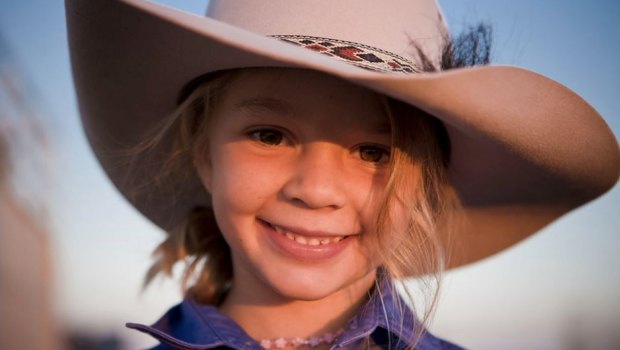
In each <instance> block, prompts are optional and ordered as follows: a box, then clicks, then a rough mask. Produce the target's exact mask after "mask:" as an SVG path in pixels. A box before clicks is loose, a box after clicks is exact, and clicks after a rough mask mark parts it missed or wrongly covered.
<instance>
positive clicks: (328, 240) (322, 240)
mask: <svg viewBox="0 0 620 350" xmlns="http://www.w3.org/2000/svg"><path fill="white" fill-rule="evenodd" d="M330 242H331V240H330V239H329V238H323V239H321V245H325V244H328V243H330Z"/></svg>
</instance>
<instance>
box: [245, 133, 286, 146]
mask: <svg viewBox="0 0 620 350" xmlns="http://www.w3.org/2000/svg"><path fill="white" fill-rule="evenodd" d="M249 135H250V137H252V138H253V139H254V140H256V141H258V142H260V143H263V144H265V145H269V146H278V145H279V144H281V143H282V141H283V140H284V135H283V134H282V132H280V131H278V130H274V129H260V130H254V131H252V132H250V133H249Z"/></svg>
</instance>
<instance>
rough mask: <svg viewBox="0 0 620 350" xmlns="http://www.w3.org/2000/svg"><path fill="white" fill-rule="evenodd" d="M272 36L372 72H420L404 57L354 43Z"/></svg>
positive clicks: (309, 37) (299, 36)
mask: <svg viewBox="0 0 620 350" xmlns="http://www.w3.org/2000/svg"><path fill="white" fill-rule="evenodd" d="M270 36H271V37H273V38H276V39H280V40H282V41H286V42H289V43H292V44H295V45H299V46H301V47H304V48H307V49H310V50H314V51H317V52H320V53H322V54H324V55H327V56H330V57H334V58H336V59H338V60H340V61H344V62H346V63H349V64H353V65H355V66H358V67H361V68H364V69H368V70H372V71H378V72H398V73H406V74H408V73H418V72H420V70H419V69H418V68H417V67H416V66H415V64H413V63H412V62H410V61H408V60H407V59H405V58H404V57H402V56H399V55H396V54H394V53H391V52H389V51H385V50H381V49H378V48H376V47H372V46H368V45H364V44H360V43H356V42H352V41H344V40H338V39H329V38H321V37H314V36H305V35H270Z"/></svg>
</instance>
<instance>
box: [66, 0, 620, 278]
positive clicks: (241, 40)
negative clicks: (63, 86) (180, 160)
mask: <svg viewBox="0 0 620 350" xmlns="http://www.w3.org/2000/svg"><path fill="white" fill-rule="evenodd" d="M66 8H67V21H68V35H69V43H70V53H71V60H72V66H73V75H74V80H75V86H76V90H77V96H78V102H79V108H80V113H81V117H82V121H83V124H84V128H85V131H86V133H87V136H88V139H89V141H90V143H91V146H92V148H93V150H94V152H95V154H96V156H97V158H98V159H99V161H100V163H101V164H102V166H103V168H104V170H105V171H106V173H107V174H108V176H109V177H110V179H111V180H112V182H113V183H114V184H115V185H116V187H117V188H118V189H119V190H120V191H121V193H123V194H124V195H125V196H126V197H127V199H128V200H129V201H130V202H131V203H132V204H133V205H134V206H135V207H136V208H137V209H138V210H139V211H140V212H141V213H142V214H144V215H145V216H146V217H147V218H149V219H150V220H152V221H153V222H154V223H156V224H157V225H159V226H160V227H162V228H164V229H169V228H171V227H173V226H174V225H175V224H176V223H177V222H179V220H181V219H182V218H183V217H184V216H185V214H186V213H187V212H188V211H189V210H190V209H191V208H193V207H194V206H196V205H209V198H208V195H207V193H206V191H205V190H204V189H203V188H202V187H201V185H200V183H199V181H198V179H197V178H191V179H183V180H182V181H181V180H179V181H172V182H170V183H167V184H165V186H163V187H162V188H158V189H154V190H153V191H150V192H149V193H148V194H142V195H138V196H136V195H134V193H135V189H134V188H132V187H131V186H129V185H127V182H126V181H125V180H126V179H127V176H128V172H129V169H128V167H127V166H125V163H124V162H125V161H126V159H125V158H124V157H123V155H124V154H125V152H124V151H126V150H127V149H128V148H129V147H131V146H132V145H136V144H137V143H138V142H140V141H142V138H143V137H144V136H145V135H144V132H145V130H148V129H149V128H152V127H153V126H154V125H156V124H157V123H158V122H160V121H161V120H162V119H163V118H165V117H167V116H168V115H170V113H172V112H173V111H174V110H175V108H176V107H177V97H178V95H179V93H180V91H181V90H182V89H183V87H184V86H185V85H186V84H187V83H188V82H190V81H192V79H195V78H196V77H199V76H201V75H204V74H206V73H210V72H216V71H220V70H226V69H235V68H248V67H289V68H303V69H312V70H316V71H319V72H323V73H326V74H330V75H333V76H337V77H340V78H342V79H345V80H348V81H350V82H352V83H355V84H359V85H361V86H364V87H367V88H369V89H372V90H374V91H376V92H379V93H382V94H385V95H387V96H390V97H393V98H396V99H399V100H401V101H404V102H406V103H409V104H411V105H414V106H416V107H418V108H420V109H422V110H424V111H426V112H429V113H430V114H432V115H434V116H435V117H437V118H439V119H440V120H441V121H442V122H443V124H444V125H445V127H446V129H447V132H448V135H449V137H450V142H451V163H450V166H449V173H450V179H451V182H452V184H453V186H454V187H455V189H456V190H457V192H458V194H459V196H460V198H461V200H462V202H463V205H464V212H463V219H464V220H463V222H464V223H465V224H464V226H463V227H462V229H460V231H459V232H457V233H456V235H455V237H454V239H455V247H456V250H454V251H452V252H451V256H452V258H451V261H450V266H451V267H454V266H459V265H463V264H466V263H470V262H473V261H476V260H479V259H481V258H484V257H487V256H489V255H491V254H494V253H496V252H498V251H501V250H503V249H505V248H507V247H509V246H511V245H513V244H515V243H517V242H519V241H521V240H522V239H524V238H525V237H528V236H529V235H531V234H532V233H534V232H536V231H538V230H539V229H540V228H542V227H544V226H545V225H547V224H549V223H550V222H552V221H553V220H555V219H557V218H558V217H560V216H561V215H563V214H565V213H566V212H568V211H570V210H571V209H574V208H576V207H578V206H580V205H582V204H584V203H586V202H588V201H590V200H592V199H593V198H596V197H597V196H599V195H601V194H602V193H604V192H605V191H607V190H608V189H609V188H611V187H612V186H613V185H614V184H615V183H616V181H617V179H618V175H619V173H620V152H619V149H618V144H617V142H616V139H615V137H614V135H613V134H612V133H611V131H610V129H609V128H608V126H607V125H606V124H605V122H604V121H603V119H602V118H601V116H600V115H599V114H598V113H597V112H596V111H595V110H594V109H593V108H592V107H591V106H590V105H589V104H588V103H587V102H585V101H584V100H583V99H582V98H580V97H579V96H577V95H576V94H575V93H573V92H572V91H570V90H569V89H568V88H566V87H564V86H562V85H561V84H558V83H556V82H554V81H552V80H550V79H548V78H546V77H544V76H541V75H539V74H537V73H534V72H531V71H528V70H525V69H521V68H516V67H508V66H487V67H474V68H465V69H456V70H450V71H446V72H437V73H422V72H420V69H419V67H417V65H416V64H417V63H416V62H417V61H418V57H417V56H416V50H415V49H414V48H413V46H412V42H415V43H416V44H417V45H419V47H420V48H421V49H423V51H424V52H425V53H426V54H427V55H428V56H429V57H430V58H431V60H434V61H436V60H438V58H439V53H440V50H441V47H442V45H443V41H444V39H445V38H446V32H447V29H446V25H445V23H444V21H443V16H442V14H441V11H440V9H439V7H438V5H437V3H436V2H435V1H433V0H394V1H390V2H379V1H371V0H339V1H329V0H295V1H290V0H271V1H256V0H212V1H211V2H210V6H209V10H208V13H207V16H206V17H201V16H196V15H192V14H188V13H185V12H182V11H179V10H176V9H174V8H170V7H166V6H163V5H160V4H157V3H152V2H148V1H145V0H124V1H108V0H88V1H86V0H67V2H66ZM169 141H170V140H169V139H166V140H164V142H162V143H161V144H160V145H159V146H158V147H157V148H156V149H155V150H154V152H155V154H156V155H157V154H161V155H163V154H165V152H166V149H167V147H169V146H170V142H169ZM154 159H157V157H155V158H154ZM160 167H161V164H159V163H157V161H154V162H153V161H151V162H149V163H148V164H147V163H143V164H142V163H140V171H139V174H142V176H152V174H155V173H156V172H157V170H158V169H159V168H160Z"/></svg>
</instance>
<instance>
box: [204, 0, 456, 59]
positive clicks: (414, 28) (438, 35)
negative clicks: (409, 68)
mask: <svg viewBox="0 0 620 350" xmlns="http://www.w3.org/2000/svg"><path fill="white" fill-rule="evenodd" d="M207 16H208V17H210V18H213V19H216V20H219V21H222V22H226V23H228V24H231V25H234V26H236V27H240V28H243V29H246V30H249V31H252V32H255V33H259V34H263V35H276V36H282V35H284V36H288V35H295V36H309V37H317V38H327V39H335V40H343V41H350V42H355V43H360V44H363V45H367V46H371V47H374V48H378V49H381V50H385V51H388V52H391V53H393V54H396V55H399V56H402V57H404V58H407V59H409V60H410V61H412V62H416V61H417V59H416V58H417V51H416V46H417V47H419V48H420V49H422V50H423V52H424V53H425V55H426V56H427V57H428V58H430V59H431V60H432V61H435V62H436V61H438V60H439V57H440V53H441V50H442V47H443V41H444V38H445V33H447V26H446V24H445V22H444V19H443V15H442V13H441V10H440V8H439V6H438V4H437V2H436V1H435V0H389V1H376V0H338V1H333V0H295V1H291V0H269V1H257V0H211V1H210V4H209V8H208V9H207Z"/></svg>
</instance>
